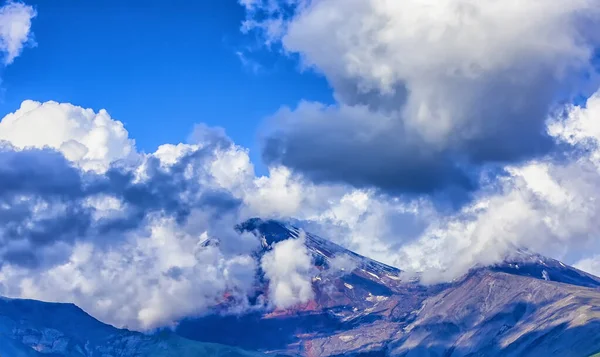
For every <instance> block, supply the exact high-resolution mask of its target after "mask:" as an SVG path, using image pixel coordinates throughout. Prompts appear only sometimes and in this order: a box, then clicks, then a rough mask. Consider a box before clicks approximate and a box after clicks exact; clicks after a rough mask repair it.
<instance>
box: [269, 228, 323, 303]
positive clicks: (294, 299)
mask: <svg viewBox="0 0 600 357" xmlns="http://www.w3.org/2000/svg"><path fill="white" fill-rule="evenodd" d="M305 240H306V234H305V233H304V232H300V234H299V236H298V237H297V238H290V239H286V240H284V241H281V242H279V243H276V244H275V245H274V246H273V248H272V250H270V251H269V252H267V253H265V255H264V256H263V257H262V260H261V267H262V269H263V271H264V273H265V277H266V278H267V279H269V301H271V302H272V303H273V304H274V305H275V306H276V307H277V308H280V309H285V308H288V307H292V306H294V305H297V304H300V303H305V302H308V301H309V300H310V299H312V298H313V296H314V292H313V290H312V275H313V272H312V270H313V264H312V256H311V255H310V253H309V252H308V249H307V248H306V245H305Z"/></svg>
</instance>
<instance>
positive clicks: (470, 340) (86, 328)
mask: <svg viewBox="0 0 600 357" xmlns="http://www.w3.org/2000/svg"><path fill="white" fill-rule="evenodd" d="M237 229H238V231H240V232H252V233H253V234H255V235H256V236H257V237H258V238H260V239H261V241H262V242H263V244H262V246H261V248H260V249H259V251H257V252H256V259H258V260H260V259H261V257H262V256H263V255H264V254H266V253H267V252H269V251H270V250H271V249H272V248H273V246H274V245H275V244H277V243H279V242H281V241H284V240H287V239H298V238H299V237H300V235H301V234H302V239H304V243H305V245H306V247H307V251H308V252H309V253H310V254H311V257H312V264H313V265H314V272H315V274H314V276H313V278H312V282H311V284H312V288H313V291H314V298H313V299H311V300H310V301H308V302H306V303H303V304H298V305H295V306H292V307H290V308H286V309H275V310H271V309H268V308H266V309H265V308H263V309H254V310H252V311H248V312H244V313H237V314H232V313H231V311H229V310H227V309H226V308H225V307H224V306H217V307H215V308H214V310H213V311H212V312H210V313H207V314H206V315H203V316H200V317H189V318H186V319H183V320H182V321H180V323H179V325H178V326H177V327H176V328H175V329H174V331H162V332H159V333H155V334H141V333H138V332H134V331H129V330H123V329H117V328H115V327H112V326H109V325H106V324H103V323H102V322H100V321H98V320H96V319H94V318H93V317H91V316H89V315H88V314H87V313H85V311H83V310H82V309H80V308H79V307H77V306H76V305H74V304H69V303H44V302H40V301H36V300H26V299H8V298H0V356H2V357H40V356H52V357H57V356H65V357H96V356H102V357H107V356H113V357H117V356H120V357H128V356H164V357H167V356H173V357H175V356H183V357H186V356H189V357H192V356H231V357H237V356H239V357H255V356H262V355H269V356H274V355H281V356H310V357H325V356H327V357H332V356H342V355H343V356H373V357H374V356H444V357H455V356H548V355H561V356H574V357H577V356H589V355H592V354H594V353H597V352H600V334H598V333H597V331H599V330H600V278H598V277H595V276H593V275H591V274H588V273H585V272H582V271H580V270H577V269H575V268H572V267H569V266H568V265H566V264H564V263H562V262H560V261H557V260H554V259H551V258H546V257H543V256H541V255H537V254H534V253H530V252H526V251H518V252H517V254H513V255H512V256H511V257H509V258H507V259H505V261H503V262H501V263H499V264H496V265H493V266H488V267H475V268H473V269H471V270H470V271H469V272H468V273H467V274H465V275H464V276H462V277H461V278H459V279H456V280H454V281H452V282H449V283H444V284H435V285H422V284H420V282H419V281H418V280H417V279H415V278H414V277H413V278H411V279H405V278H404V277H402V270H401V269H398V268H395V267H391V266H388V265H385V264H382V263H379V262H377V261H375V260H372V259H369V258H366V257H363V256H361V255H359V254H356V253H354V252H352V251H350V250H347V249H345V248H343V247H341V246H340V245H337V244H335V243H333V242H331V241H329V240H327V239H324V238H321V237H319V236H317V235H314V234H311V233H310V232H304V233H302V230H300V229H299V228H297V227H295V226H293V225H292V224H289V223H286V222H281V221H275V220H261V219H253V220H249V221H246V222H244V223H242V224H240V225H238V226H237ZM212 244H219V243H218V240H207V241H205V242H203V243H202V244H201V245H204V246H209V245H212ZM338 256H344V257H349V258H350V259H351V260H352V262H353V264H352V265H350V266H346V268H347V269H346V270H344V271H339V270H335V269H334V270H335V271H336V273H335V274H332V273H331V270H332V264H333V263H332V262H333V261H334V260H335V259H336V257H338ZM266 289H268V286H267V285H266V282H265V281H264V279H262V280H261V279H258V280H257V286H256V291H257V294H265V293H268V292H267V291H266Z"/></svg>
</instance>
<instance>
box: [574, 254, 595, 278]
mask: <svg viewBox="0 0 600 357" xmlns="http://www.w3.org/2000/svg"><path fill="white" fill-rule="evenodd" d="M573 266H574V267H575V268H577V269H580V270H583V271H585V272H588V273H590V274H594V275H596V276H600V255H594V256H593V257H590V258H585V259H582V260H580V261H578V262H577V263H575V264H574V265H573Z"/></svg>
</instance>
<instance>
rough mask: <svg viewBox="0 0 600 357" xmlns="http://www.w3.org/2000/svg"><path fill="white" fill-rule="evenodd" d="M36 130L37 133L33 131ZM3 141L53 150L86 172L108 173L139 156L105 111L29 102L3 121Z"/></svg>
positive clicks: (0, 127)
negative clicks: (114, 165) (115, 163)
mask: <svg viewBox="0 0 600 357" xmlns="http://www.w3.org/2000/svg"><path fill="white" fill-rule="evenodd" d="M33 128H35V130H33ZM0 140H4V141H8V142H10V143H11V144H12V145H13V146H15V147H16V148H19V149H24V148H31V147H34V148H44V147H50V148H52V149H55V150H58V151H60V152H61V153H63V155H65V157H66V158H67V159H68V160H70V161H72V162H74V163H76V164H77V165H79V166H80V167H82V168H84V169H86V170H95V171H105V170H106V169H107V168H108V166H109V165H110V164H111V163H113V162H115V161H117V160H125V159H131V158H133V157H134V155H135V154H136V151H135V142H134V141H133V140H132V139H130V138H129V134H128V133H127V130H125V128H124V127H123V124H122V123H121V122H119V121H116V120H113V119H112V118H111V117H110V115H109V114H108V112H107V111H106V110H104V109H102V110H100V111H99V112H98V113H96V112H94V111H93V110H92V109H84V108H82V107H78V106H75V105H72V104H68V103H57V102H45V103H40V102H35V101H31V100H26V101H24V102H23V103H22V104H21V107H20V108H19V109H18V110H17V111H15V112H14V113H10V114H8V115H6V116H5V117H4V118H2V120H1V121H0Z"/></svg>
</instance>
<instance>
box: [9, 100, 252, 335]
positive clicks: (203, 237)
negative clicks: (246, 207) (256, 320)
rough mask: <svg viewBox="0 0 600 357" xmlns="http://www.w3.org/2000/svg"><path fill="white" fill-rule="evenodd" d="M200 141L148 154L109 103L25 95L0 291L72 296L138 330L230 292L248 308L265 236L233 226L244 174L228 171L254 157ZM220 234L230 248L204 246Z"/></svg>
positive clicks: (226, 143) (213, 135) (220, 140)
mask: <svg viewBox="0 0 600 357" xmlns="http://www.w3.org/2000/svg"><path fill="white" fill-rule="evenodd" d="M31 128H36V132H38V130H39V129H40V128H45V130H41V131H42V132H43V133H44V135H42V136H36V135H35V134H32V135H29V134H30V133H31ZM194 137H195V139H194V140H193V143H190V144H179V145H163V146H161V147H159V149H158V150H157V151H156V152H155V153H152V154H144V153H139V152H137V151H136V149H135V145H134V142H133V140H131V139H130V138H129V137H128V133H127V131H126V130H125V129H124V128H123V125H122V123H120V122H118V121H116V120H114V119H112V118H111V117H110V116H109V115H108V113H106V111H104V110H101V111H100V112H98V113H95V112H94V111H92V110H90V109H83V108H80V107H76V106H73V105H70V104H59V103H54V102H47V103H37V102H32V101H26V102H24V103H23V104H22V106H21V108H20V109H19V110H17V111H16V112H15V113H11V114H9V115H7V116H6V117H5V118H4V119H3V120H2V121H1V122H0V138H2V139H3V140H4V142H3V147H2V150H0V162H2V168H1V169H0V182H1V183H2V185H1V186H2V188H1V189H0V209H1V210H2V212H3V214H2V229H1V230H0V259H1V261H2V263H1V265H0V271H1V273H0V276H1V277H2V279H0V280H1V281H2V283H0V294H3V295H9V296H20V297H30V298H37V299H42V300H50V301H72V302H75V303H77V304H78V305H79V306H81V307H82V308H84V309H86V311H89V312H90V313H92V314H93V315H94V316H96V317H98V318H100V319H102V320H103V321H106V322H109V323H113V324H115V325H117V326H125V325H126V326H129V327H131V328H136V329H148V328H154V327H159V326H166V325H169V324H172V323H175V322H176V321H177V320H178V319H181V318H183V317H185V316H190V315H194V314H198V313H202V312H203V311H205V310H206V309H207V308H209V307H211V306H214V305H215V304H217V303H221V302H223V301H224V300H225V299H226V296H227V297H228V299H234V302H235V304H237V305H241V306H243V305H245V304H247V296H248V295H249V289H250V288H251V287H252V286H253V282H254V277H255V270H256V262H255V259H254V257H253V254H254V252H255V251H256V249H258V248H259V241H258V240H257V239H256V238H255V237H254V236H252V235H240V234H238V233H237V232H235V231H234V226H235V225H236V224H237V223H239V221H240V220H242V219H244V216H243V215H242V214H241V206H242V204H243V202H242V200H241V199H240V198H238V197H236V196H235V194H234V193H233V191H235V188H236V187H237V186H236V185H237V184H236V181H243V177H244V176H243V175H241V176H242V178H241V179H240V178H235V177H233V178H232V177H229V176H228V175H227V174H229V175H231V176H235V175H237V174H238V173H236V172H225V171H224V170H223V167H224V165H231V163H232V162H236V160H237V161H239V160H238V159H240V158H242V160H241V162H242V163H243V162H244V161H247V158H246V160H244V159H243V157H244V155H247V153H246V152H245V151H244V150H238V147H237V146H235V145H233V144H232V143H231V141H230V140H229V139H228V138H227V137H226V136H225V135H224V133H223V132H222V131H219V130H216V129H211V128H206V127H200V128H198V129H197V130H196V131H195V136H194ZM73 147H77V148H79V149H80V150H79V149H78V151H77V150H76V151H77V152H79V153H80V154H79V155H75V154H74V153H73V151H72V148H73ZM236 158H237V159H236ZM220 161H222V162H220ZM252 177H253V176H252ZM251 182H252V180H250V183H251ZM209 239H218V240H219V242H220V244H219V245H218V246H213V245H203V242H204V241H207V240H209Z"/></svg>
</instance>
